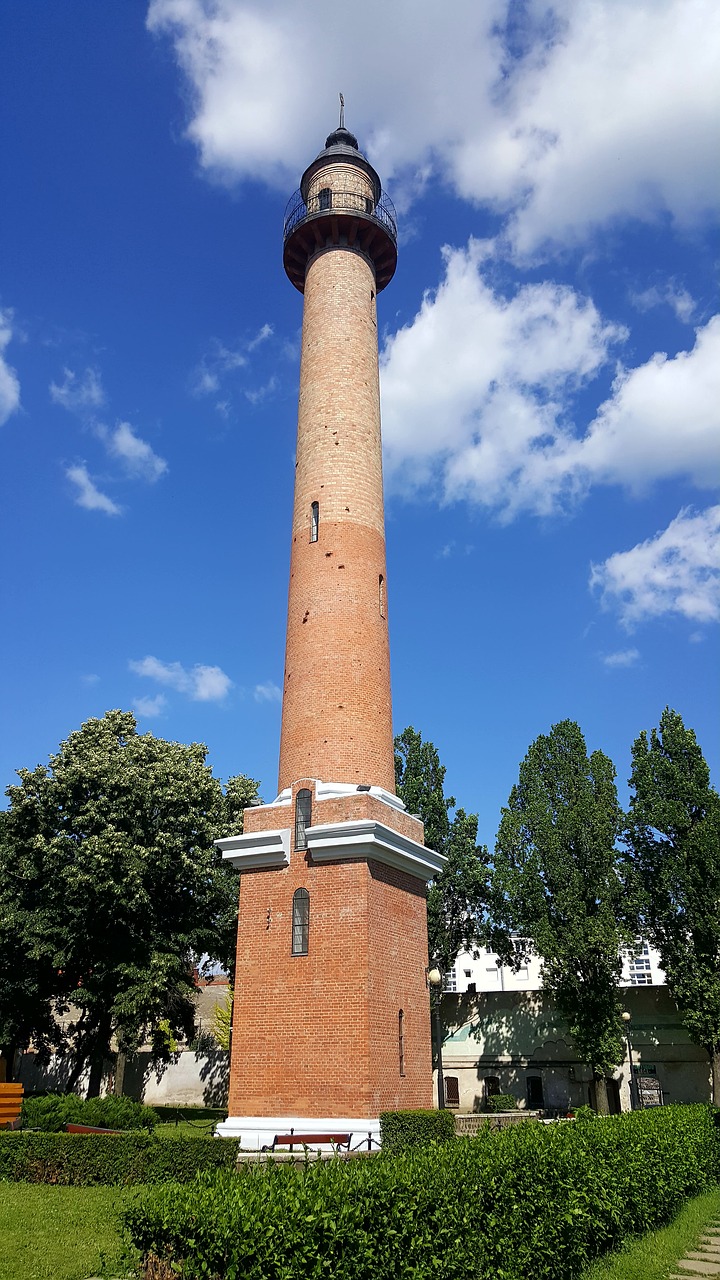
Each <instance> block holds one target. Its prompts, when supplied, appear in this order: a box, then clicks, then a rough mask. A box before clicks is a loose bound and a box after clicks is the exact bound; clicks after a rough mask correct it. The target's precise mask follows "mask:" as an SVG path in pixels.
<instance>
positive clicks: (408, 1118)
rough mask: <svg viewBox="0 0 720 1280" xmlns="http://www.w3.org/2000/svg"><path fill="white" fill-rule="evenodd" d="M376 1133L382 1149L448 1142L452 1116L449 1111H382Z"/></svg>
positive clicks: (399, 1148) (450, 1134)
mask: <svg viewBox="0 0 720 1280" xmlns="http://www.w3.org/2000/svg"><path fill="white" fill-rule="evenodd" d="M380 1136H381V1138H382V1145H383V1151H386V1152H387V1151H407V1149H408V1148H409V1147H425V1146H427V1144H428V1143H429V1142H450V1141H451V1139H453V1138H454V1137H455V1119H454V1116H453V1113H452V1111H383V1112H381V1114H380Z"/></svg>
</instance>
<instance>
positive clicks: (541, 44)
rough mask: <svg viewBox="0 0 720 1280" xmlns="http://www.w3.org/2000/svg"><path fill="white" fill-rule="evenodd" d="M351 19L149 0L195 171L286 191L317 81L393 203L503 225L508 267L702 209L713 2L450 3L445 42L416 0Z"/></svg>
mask: <svg viewBox="0 0 720 1280" xmlns="http://www.w3.org/2000/svg"><path fill="white" fill-rule="evenodd" d="M518 14H519V15H520V16H519V18H518ZM354 16H355V15H354V14H353V15H352V17H351V15H350V13H349V11H348V8H347V6H344V5H342V4H338V2H337V0H314V3H313V4H312V5H309V6H308V5H304V6H298V5H297V4H295V3H293V2H292V0H275V3H273V4H272V5H267V4H264V3H261V2H260V0H152V3H151V4H150V7H149V11H148V25H149V27H150V29H151V30H153V31H155V32H158V33H163V34H165V35H168V36H169V37H170V38H171V39H172V41H173V44H174V49H175V54H176V57H177V60H178V63H179V65H180V67H181V69H182V71H183V72H184V74H185V76H186V78H187V80H188V82H189V85H190V90H191V98H190V101H191V108H190V120H189V123H188V136H189V137H190V138H191V139H192V141H193V142H194V143H195V144H196V146H197V147H198V150H199V154H200V160H201V163H202V165H203V166H204V167H205V168H206V169H207V170H208V171H209V172H211V173H212V174H213V175H216V176H220V177H221V178H222V179H224V180H235V179H237V178H241V179H259V180H261V181H264V182H268V183H272V184H275V185H280V186H282V187H283V188H284V189H288V188H289V185H290V183H292V182H295V183H296V181H297V177H298V174H299V173H300V172H301V170H302V169H303V168H304V166H305V165H306V164H307V163H308V161H309V159H311V158H312V156H313V155H314V154H315V153H316V152H317V151H318V150H319V149H320V147H321V145H322V141H323V138H324V137H325V134H327V133H328V132H329V130H330V129H331V128H332V127H333V125H334V123H335V120H336V119H337V117H336V115H335V111H336V106H335V104H336V102H337V99H336V98H335V97H334V92H333V91H331V89H330V86H329V83H328V68H329V67H331V68H332V70H333V77H332V80H333V84H334V85H342V87H343V89H344V92H345V98H346V102H347V104H348V123H349V125H350V127H351V128H352V129H353V130H354V132H356V133H357V134H358V136H359V138H360V140H361V143H362V142H363V141H364V142H365V143H366V144H367V150H368V153H369V154H370V158H371V159H372V160H373V162H374V163H376V164H377V166H378V168H379V170H380V172H381V174H382V175H383V177H384V178H385V179H386V180H387V179H391V178H392V177H393V175H395V182H396V187H398V188H399V189H400V191H401V192H402V193H403V194H404V195H405V196H407V195H408V194H411V193H412V192H413V190H416V189H418V188H422V186H423V185H425V184H426V183H427V181H428V180H429V178H430V177H431V176H435V177H436V178H440V179H442V180H445V181H448V182H450V183H451V184H452V185H453V186H454V188H455V190H456V192H457V193H458V194H460V195H462V196H464V197H466V198H467V199H469V200H473V201H489V202H491V203H493V204H495V205H497V206H498V207H499V208H501V209H505V210H507V211H512V212H513V222H512V236H513V239H514V241H515V243H516V245H517V248H518V250H519V251H520V252H532V251H533V250H535V249H536V248H537V246H538V245H541V244H542V243H543V242H544V241H546V240H550V241H552V242H555V243H559V244H562V245H564V244H567V243H568V241H570V240H572V239H574V238H576V237H579V236H583V235H584V234H585V233H587V231H588V230H589V229H590V228H592V227H593V226H595V225H597V224H603V223H607V222H609V221H611V220H613V219H615V218H617V217H618V216H628V215H629V216H634V217H638V218H653V217H655V216H657V214H658V213H659V212H661V211H665V210H666V211H669V213H670V215H671V216H672V217H673V218H674V219H676V220H677V221H678V222H680V223H685V224H691V223H692V222H693V221H694V220H695V219H696V218H698V217H700V216H702V215H703V214H704V213H705V212H706V211H707V210H709V209H716V208H717V207H718V204H719V203H720V191H719V187H718V171H717V166H716V164H715V151H716V120H717V115H718V110H719V109H720V77H718V76H717V74H716V72H717V56H718V55H717V49H718V34H719V30H720V25H719V21H718V19H719V16H720V15H719V11H718V8H717V5H716V4H714V2H713V0H633V3H632V4H628V3H627V0H555V3H554V5H553V6H552V7H549V6H548V5H547V4H546V3H544V0H528V3H527V4H526V5H523V6H521V7H519V8H518V7H517V6H515V5H514V4H513V3H512V2H511V0H484V3H483V4H478V3H477V0H455V3H454V4H453V5H452V7H451V8H450V9H445V10H444V11H443V14H442V28H441V30H439V28H438V10H437V6H436V5H434V4H431V3H430V0H395V3H393V4H392V5H388V4H387V3H386V2H385V0H367V3H366V4H365V6H364V8H363V21H362V22H361V23H358V22H356V21H354V20H352V19H354ZM351 20H352V40H349V39H348V22H349V21H351ZM378 31H381V32H382V38H381V39H378V36H377V33H378ZM520 42H521V44H522V47H521V48H519V47H518V45H519V43H520ZM319 86H327V88H326V89H325V90H324V91H323V90H322V88H321V89H320V91H319Z"/></svg>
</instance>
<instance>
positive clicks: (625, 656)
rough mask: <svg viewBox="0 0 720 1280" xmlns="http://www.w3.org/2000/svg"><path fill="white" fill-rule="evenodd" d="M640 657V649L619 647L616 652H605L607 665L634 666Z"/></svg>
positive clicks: (603, 659) (604, 656)
mask: <svg viewBox="0 0 720 1280" xmlns="http://www.w3.org/2000/svg"><path fill="white" fill-rule="evenodd" d="M639 657H640V650H639V649H618V650H617V652H616V653H606V654H603V658H602V661H603V663H604V664H605V666H606V667H632V666H634V664H635V663H636V662H637V660H638V658H639Z"/></svg>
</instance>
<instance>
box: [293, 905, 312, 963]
mask: <svg viewBox="0 0 720 1280" xmlns="http://www.w3.org/2000/svg"><path fill="white" fill-rule="evenodd" d="M309 935H310V894H309V893H308V891H307V889H296V890H295V892H294V894H293V911H292V954H293V955H294V956H306V955H307V953H308V939H309Z"/></svg>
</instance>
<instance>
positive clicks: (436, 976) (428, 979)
mask: <svg viewBox="0 0 720 1280" xmlns="http://www.w3.org/2000/svg"><path fill="white" fill-rule="evenodd" d="M425 985H426V987H427V988H428V990H430V989H431V988H432V992H431V996H430V1008H431V1009H432V1011H433V1022H434V1024H435V1047H436V1050H437V1095H438V1108H439V1109H440V1111H444V1110H445V1078H444V1076H443V1061H442V1022H441V1020H440V987H441V985H442V974H441V972H440V970H439V969H436V968H432V969H430V968H426V969H425ZM433 997H434V999H433Z"/></svg>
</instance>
